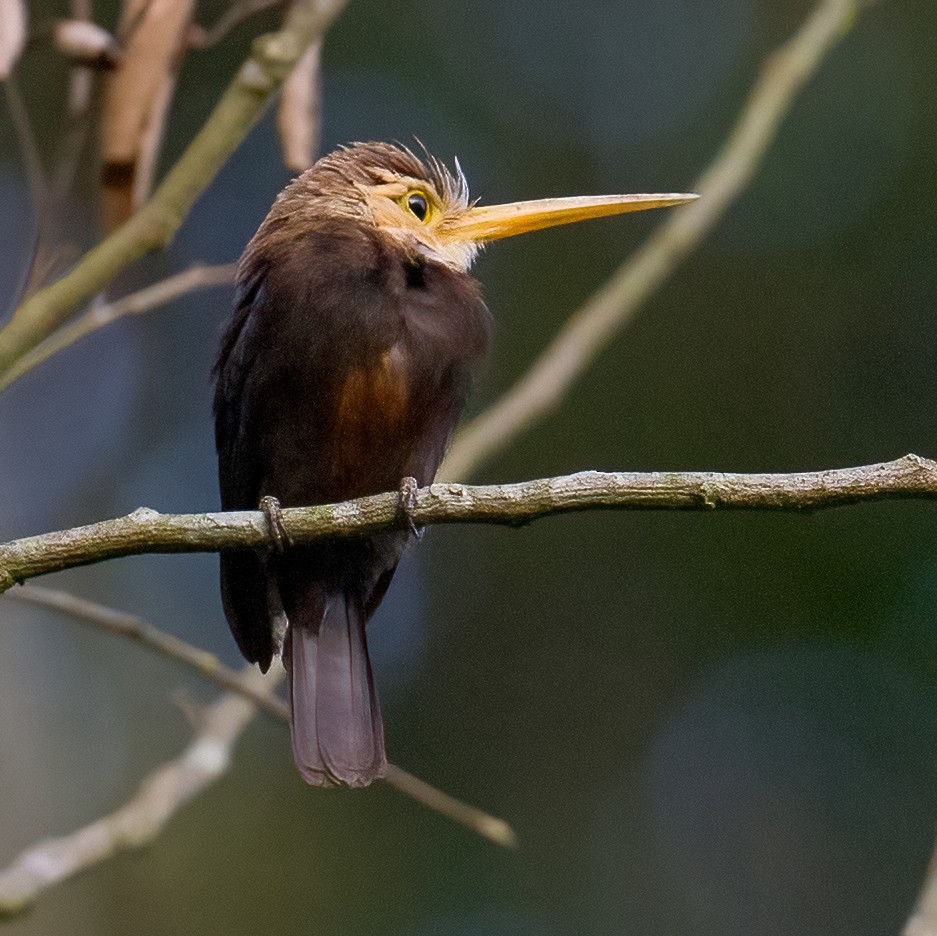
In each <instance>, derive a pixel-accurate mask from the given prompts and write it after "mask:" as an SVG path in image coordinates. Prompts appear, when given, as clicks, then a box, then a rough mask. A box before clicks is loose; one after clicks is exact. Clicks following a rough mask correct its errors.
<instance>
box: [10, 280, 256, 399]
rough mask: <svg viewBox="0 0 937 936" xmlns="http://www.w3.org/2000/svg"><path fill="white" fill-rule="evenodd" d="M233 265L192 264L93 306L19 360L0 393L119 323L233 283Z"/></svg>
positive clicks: (11, 369) (12, 368)
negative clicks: (60, 352)
mask: <svg viewBox="0 0 937 936" xmlns="http://www.w3.org/2000/svg"><path fill="white" fill-rule="evenodd" d="M236 267H237V264H236V263H224V264H219V265H217V266H205V265H203V264H198V263H197V264H195V265H193V266H191V267H189V268H188V269H187V270H183V271H182V272H181V273H174V274H173V275H172V276H167V277H166V278H165V279H162V280H159V281H157V282H155V283H151V284H150V285H149V286H144V287H143V289H139V290H137V291H136V292H132V293H130V294H129V295H127V296H123V297H122V298H120V299H115V300H114V301H113V302H103V303H100V304H92V306H91V308H90V309H89V310H88V311H87V312H85V313H83V314H82V315H80V316H78V318H76V319H73V320H72V321H70V322H68V324H66V325H63V326H62V327H61V328H57V329H56V330H55V331H54V332H52V334H51V335H49V337H48V338H46V339H44V340H43V341H41V342H40V343H39V344H38V345H36V347H34V348H33V349H32V350H31V351H28V352H26V354H24V355H22V356H21V357H20V358H18V359H17V360H16V361H15V362H14V364H13V366H12V367H11V368H10V369H9V370H8V371H7V372H6V373H5V374H2V375H0V390H4V389H6V388H7V387H8V386H9V385H10V384H11V383H13V381H15V380H18V379H19V378H20V377H22V376H23V374H25V373H26V372H27V371H29V370H32V369H33V368H34V367H36V366H38V365H39V364H42V363H43V362H44V361H47V360H48V359H49V358H50V357H52V356H53V355H55V354H58V353H59V351H64V350H65V349H66V348H68V347H70V346H71V345H73V344H74V343H75V342H76V341H78V340H80V339H81V338H85V337H87V336H88V335H91V334H93V333H94V332H96V331H97V330H98V329H99V328H104V327H105V326H106V325H110V324H111V323H112V322H116V321H117V320H118V319H122V318H125V317H127V316H130V315H142V314H143V313H144V312H149V311H150V310H151V309H154V308H157V307H158V306H161V305H163V304H165V303H167V302H171V301H172V300H173V299H177V298H178V297H179V296H183V295H185V294H186V293H190V292H193V291H195V290H196V289H208V288H209V287H212V286H223V285H225V284H228V283H233V282H234V271H235V268H236Z"/></svg>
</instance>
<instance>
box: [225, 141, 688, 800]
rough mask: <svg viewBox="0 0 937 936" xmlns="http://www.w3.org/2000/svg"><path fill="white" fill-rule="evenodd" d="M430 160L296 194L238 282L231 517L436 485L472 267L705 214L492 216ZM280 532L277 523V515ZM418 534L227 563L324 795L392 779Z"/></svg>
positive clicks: (390, 163) (553, 208)
mask: <svg viewBox="0 0 937 936" xmlns="http://www.w3.org/2000/svg"><path fill="white" fill-rule="evenodd" d="M456 168H457V172H456V173H455V174H453V173H451V172H449V171H448V170H447V169H446V168H445V167H444V166H443V165H442V163H440V162H439V161H437V160H436V159H434V158H433V157H432V156H430V155H429V154H428V153H426V154H425V156H423V157H422V158H421V157H417V156H416V155H414V153H412V152H411V151H410V150H408V149H405V148H403V147H400V146H392V145H389V144H386V143H356V144H354V145H352V146H348V147H345V148H342V149H339V150H337V151H335V152H334V153H331V154H330V155H328V156H325V157H324V158H322V159H320V160H319V161H318V162H317V163H316V164H315V165H314V166H313V167H312V168H311V169H309V170H307V171H306V172H304V173H303V174H302V175H301V176H299V177H298V178H297V179H295V180H294V181H293V182H292V183H290V185H288V186H287V187H286V189H285V190H284V191H283V192H282V193H281V194H280V196H279V197H278V198H277V200H276V202H275V203H274V205H273V208H272V209H271V210H270V213H269V214H268V215H267V218H266V219H265V220H264V222H263V224H261V226H260V228H259V230H258V231H257V233H256V234H255V235H254V237H253V239H252V240H251V242H250V243H249V244H248V246H247V249H246V250H245V251H244V255H243V257H242V258H241V261H240V264H239V267H238V276H237V280H238V293H237V300H236V305H235V309H234V315H233V317H232V319H231V322H230V324H229V325H228V327H227V330H226V332H225V335H224V338H223V340H222V343H221V350H220V353H219V356H218V361H217V364H216V365H215V376H216V380H217V383H216V389H215V437H216V445H217V449H218V468H219V478H220V484H221V500H222V505H223V507H224V509H225V510H250V509H256V508H257V506H258V503H259V502H260V501H261V499H262V498H276V499H277V500H278V502H279V503H281V504H283V505H284V506H290V507H292V506H302V505H308V504H323V503H332V502H337V501H343V500H347V499H350V498H354V497H361V496H364V495H367V494H376V493H380V492H382V491H390V490H397V489H399V488H400V485H401V483H402V480H403V479H409V478H413V479H415V480H416V483H417V484H418V485H420V486H424V485H427V484H430V483H431V482H432V480H433V477H434V475H435V473H436V469H437V468H438V467H439V463H440V462H441V461H442V457H443V454H444V453H445V451H446V446H447V445H448V443H449V439H450V437H451V435H452V432H453V429H454V427H455V425H456V422H457V421H458V419H459V415H460V413H461V412H462V407H463V405H464V403H465V398H466V394H467V393H468V390H469V382H470V378H471V375H472V371H473V369H474V368H475V366H476V365H477V364H478V362H479V361H480V360H481V359H482V357H483V356H484V355H485V352H486V350H487V348H488V341H489V333H490V330H491V324H490V315H489V312H488V309H487V308H486V307H485V304H484V302H483V301H482V298H481V292H480V286H479V283H478V282H477V281H476V280H475V279H473V278H472V277H471V276H470V275H469V268H470V266H471V264H472V261H473V259H474V258H475V255H476V254H477V252H478V250H479V248H480V247H481V245H483V244H484V243H485V242H486V241H490V240H495V239H497V238H500V237H508V236H510V235H512V234H520V233H523V232H525V231H534V230H537V229H539V228H545V227H550V226H552V225H557V224H567V223H570V222H573V221H580V220H583V219H585V218H595V217H600V216H603V215H612V214H618V213H620V212H626V211H640V210H642V209H644V208H657V207H661V206H665V205H677V204H680V203H682V202H686V201H689V200H691V199H692V198H695V197H696V196H693V195H609V196H600V197H587V198H548V199H543V200H541V201H530V202H516V203H513V204H507V205H497V206H494V207H481V206H478V205H475V204H474V203H473V202H470V201H469V195H468V187H467V185H466V182H465V178H464V177H463V175H462V173H461V170H459V169H458V164H456ZM269 516H271V519H272V520H274V521H275V519H276V518H275V515H269ZM410 536H411V532H410V531H408V530H395V531H387V532H381V533H375V534H370V535H367V536H358V537H353V538H348V539H333V540H328V541H322V542H316V543H313V544H311V545H307V546H298V547H292V548H290V547H289V546H287V548H286V549H284V550H282V551H277V550H270V551H269V552H265V553H262V552H254V551H238V552H227V553H224V554H223V555H222V557H221V593H222V599H223V602H224V608H225V613H226V615H227V618H228V623H229V624H230V626H231V630H232V632H233V633H234V637H235V639H236V640H237V642H238V646H239V647H240V648H241V651H242V652H243V654H244V656H246V657H247V659H248V660H251V661H252V662H256V663H259V664H260V667H261V669H262V670H264V671H266V670H267V668H268V667H269V666H270V662H271V660H272V658H273V656H274V655H275V654H277V653H279V652H281V650H282V655H283V661H284V665H285V666H286V669H287V672H288V673H289V676H290V680H289V683H290V705H291V709H292V719H291V725H292V740H293V754H294V756H295V759H296V764H297V766H298V767H299V771H300V773H301V774H302V775H303V777H304V778H305V779H306V780H307V781H308V782H309V783H312V784H314V785H316V786H324V787H328V786H350V787H358V786H365V785H367V784H368V783H370V782H371V781H372V780H374V779H375V778H377V777H380V776H382V775H383V773H384V771H385V768H386V764H387V761H386V757H385V754H384V729H383V725H382V722H381V713H380V709H379V708H378V703H377V696H376V693H375V688H374V679H373V676H372V673H371V663H370V660H369V658H368V647H367V639H366V636H365V624H366V623H367V621H368V619H369V618H370V617H371V615H372V614H373V613H374V611H375V609H376V608H377V606H378V605H379V604H380V602H381V599H382V598H383V597H384V593H385V592H386V591H387V587H388V585H389V584H390V581H391V578H392V577H393V574H394V570H395V569H396V567H397V563H398V561H399V559H400V555H401V553H402V551H403V549H404V546H405V545H406V543H407V541H408V539H409V538H410Z"/></svg>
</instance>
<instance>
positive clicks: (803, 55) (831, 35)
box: [439, 0, 869, 479]
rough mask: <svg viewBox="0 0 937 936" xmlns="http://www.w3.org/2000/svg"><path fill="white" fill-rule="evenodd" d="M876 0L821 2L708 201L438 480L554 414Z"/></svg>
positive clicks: (716, 165) (463, 443) (655, 245)
mask: <svg viewBox="0 0 937 936" xmlns="http://www.w3.org/2000/svg"><path fill="white" fill-rule="evenodd" d="M868 2H869V0H822V2H821V3H819V4H817V6H816V8H815V9H814V10H813V12H812V13H811V14H810V16H809V17H808V18H807V19H806V21H805V22H804V23H803V25H802V26H801V27H800V29H799V30H798V31H797V33H796V34H795V35H794V36H793V38H791V39H790V40H789V41H788V42H786V43H785V44H784V45H783V46H781V47H780V48H779V49H777V50H776V51H775V52H774V53H773V54H772V55H770V56H769V57H768V59H767V60H766V63H765V65H764V66H763V68H762V71H761V75H760V77H759V79H758V81H757V83H756V84H755V87H754V88H753V89H752V92H751V94H750V95H749V98H748V101H747V103H746V105H745V107H744V108H743V110H742V113H741V114H740V115H739V118H738V120H737V122H736V125H735V127H734V129H733V130H732V133H731V134H730V135H729V137H728V139H727V140H726V142H725V144H724V145H723V147H722V150H721V151H720V152H719V154H718V156H717V157H716V158H715V160H714V161H713V162H712V164H711V165H710V166H709V168H707V169H706V171H705V172H704V173H703V174H702V175H701V176H700V177H699V179H698V180H697V181H696V182H695V183H694V184H693V185H692V186H691V187H690V191H694V192H699V194H700V196H701V197H700V198H699V199H698V200H697V201H695V202H693V203H692V204H691V205H688V206H686V207H685V208H681V209H680V211H674V212H671V213H669V214H668V216H667V220H666V221H664V222H663V223H662V224H661V225H660V227H658V228H657V229H656V230H655V232H654V233H653V234H652V235H651V237H650V238H648V240H647V241H645V243H644V244H643V245H642V246H641V247H640V248H639V249H638V250H637V251H635V253H634V254H633V255H632V256H631V257H630V258H629V259H628V260H627V261H626V262H625V263H624V264H622V266H621V267H619V269H618V270H617V271H616V272H615V273H614V274H613V275H612V276H611V278H610V279H609V280H607V281H606V283H605V284H604V285H603V286H601V287H600V288H599V289H598V290H597V291H596V292H595V293H594V294H593V295H592V297H591V298H590V299H589V300H588V301H587V302H586V303H585V304H584V305H583V306H581V307H580V308H579V309H578V310H577V311H576V312H575V313H574V314H573V315H572V316H571V317H570V318H569V320H568V321H567V322H566V324H565V325H564V326H563V328H562V329H560V331H559V333H558V334H557V335H556V337H555V338H554V339H553V340H552V341H551V342H550V344H549V346H548V347H547V348H546V350H544V351H543V353H542V354H541V355H540V357H539V358H538V359H537V360H536V361H535V362H534V364H533V365H532V366H531V367H530V369H529V370H528V371H527V373H526V374H524V375H523V376H522V377H521V378H520V379H519V380H518V381H517V382H516V383H514V384H513V385H512V386H511V388H510V389H509V390H508V391H507V392H506V393H505V394H504V395H503V396H502V397H501V398H500V399H499V400H497V401H496V402H495V403H494V404H493V405H492V406H490V407H488V409H486V410H485V412H483V413H482V414H481V415H480V416H478V417H477V418H476V419H475V420H473V421H472V422H471V423H469V424H468V425H467V426H466V427H465V428H464V429H462V431H461V432H459V434H458V435H457V436H456V438H455V441H454V442H453V445H452V448H451V449H450V451H449V455H448V457H447V458H446V460H445V462H444V463H443V466H442V468H441V469H440V472H439V478H441V479H446V478H467V477H468V476H469V475H470V474H471V473H472V471H474V470H475V469H476V468H477V467H478V466H479V465H480V464H482V463H484V462H485V461H487V460H488V459H490V458H492V457H493V456H494V455H495V453H497V452H498V451H500V450H501V449H503V448H504V447H505V446H506V445H507V444H508V443H509V442H511V441H513V440H514V439H516V438H517V436H518V435H519V434H520V433H521V432H522V431H524V430H526V429H529V428H530V427H531V426H533V425H535V424H536V423H537V422H538V421H539V420H540V419H542V418H543V417H544V416H546V415H547V414H548V413H549V412H550V411H551V410H553V409H554V408H555V407H556V406H557V405H558V403H559V402H560V401H561V399H562V398H563V396H564V395H565V394H566V392H567V390H568V389H569V387H570V385H571V384H572V383H573V382H574V381H575V380H576V379H577V378H578V377H580V376H581V375H582V374H583V373H584V372H585V370H586V369H587V368H588V367H589V365H590V364H591V363H592V361H593V360H594V358H595V357H596V355H597V354H598V353H599V352H600V351H601V350H602V349H603V348H605V347H606V346H607V345H608V343H609V342H610V341H611V340H612V338H614V337H615V335H617V334H618V333H619V332H620V331H621V330H622V329H623V328H624V327H625V326H626V325H627V324H628V323H629V322H631V321H632V319H633V318H634V316H635V315H636V314H637V312H638V310H639V309H640V308H641V306H642V304H643V303H644V301H645V300H646V299H647V298H648V297H649V296H650V295H651V294H652V293H653V292H654V291H655V290H656V289H658V288H659V287H660V285H661V284H662V283H663V282H664V281H665V280H666V279H667V277H668V276H670V274H671V273H672V272H673V271H674V269H675V268H676V266H677V265H678V264H679V263H680V261H681V260H683V259H684V258H685V257H686V256H687V255H688V254H689V253H690V251H692V250H693V249H694V248H695V247H697V246H698V245H699V244H700V243H701V241H702V239H703V237H704V236H705V235H706V234H707V233H708V232H709V231H710V230H711V229H712V227H713V226H714V225H715V224H716V222H717V221H718V220H719V219H720V218H721V217H722V215H723V214H724V213H725V211H726V209H727V208H728V207H729V205H731V204H732V202H733V201H734V200H735V199H736V198H737V197H738V195H739V194H740V193H741V192H742V191H743V190H744V189H745V187H746V185H747V184H748V182H749V181H750V180H751V178H752V176H753V175H754V174H755V172H756V171H757V169H758V167H759V165H760V164H761V160H762V157H763V156H764V154H765V151H766V150H767V149H768V147H769V146H770V144H771V143H772V141H773V140H774V137H775V135H776V133H777V130H778V127H779V126H780V124H781V121H782V120H783V119H784V117H785V116H786V114H787V113H788V111H789V110H790V108H791V106H792V105H793V103H794V99H795V97H796V95H797V92H798V91H800V89H801V88H802V87H803V86H804V84H805V83H806V82H807V80H808V79H809V78H810V77H811V76H812V75H813V74H814V73H815V72H816V70H817V69H818V68H819V66H820V63H821V62H822V61H823V59H824V57H825V55H826V54H827V53H828V52H829V51H830V50H831V49H832V48H833V46H835V44H836V43H837V41H838V40H839V39H840V38H842V36H843V35H845V33H846V32H847V31H848V29H849V28H850V27H851V26H852V25H853V23H854V21H855V18H856V16H857V15H858V13H859V11H860V9H861V8H862V7H863V6H866V5H868Z"/></svg>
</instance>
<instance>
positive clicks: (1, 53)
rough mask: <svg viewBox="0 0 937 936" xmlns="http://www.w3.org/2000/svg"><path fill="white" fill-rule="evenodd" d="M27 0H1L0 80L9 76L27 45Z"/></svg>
mask: <svg viewBox="0 0 937 936" xmlns="http://www.w3.org/2000/svg"><path fill="white" fill-rule="evenodd" d="M26 22H27V17H26V3H25V0H0V81H2V80H3V79H5V78H9V77H10V75H11V74H12V73H13V66H14V65H16V61H17V59H18V58H19V57H20V55H21V54H22V52H23V46H24V45H26Z"/></svg>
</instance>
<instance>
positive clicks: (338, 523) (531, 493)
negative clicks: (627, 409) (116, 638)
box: [0, 455, 937, 592]
mask: <svg viewBox="0 0 937 936" xmlns="http://www.w3.org/2000/svg"><path fill="white" fill-rule="evenodd" d="M907 498H919V499H922V500H935V499H937V462H934V461H931V460H930V459H926V458H920V457H919V456H917V455H905V456H904V457H903V458H899V459H896V460H895V461H891V462H884V463H880V464H875V465H864V466H861V467H858V468H837V469H833V470H829V471H807V472H800V473H796V474H727V473H723V472H709V471H707V472H700V471H690V472H676V471H672V472H657V471H655V472H648V473H643V472H614V473H612V472H599V471H583V472H580V473H578V474H573V475H565V476H562V477H558V478H541V479H538V480H536V481H523V482H521V483H519V484H491V485H483V486H474V487H469V486H467V485H462V484H433V485H431V486H430V487H427V488H421V489H420V490H419V491H418V492H417V497H416V504H415V506H413V507H412V508H409V509H408V511H407V516H406V517H402V516H401V513H400V498H399V493H398V492H393V493H387V494H376V495H374V496H372V497H362V498H360V499H358V500H353V501H347V502H345V503H343V504H325V505H321V506H314V507H292V508H285V509H284V510H283V512H282V521H283V527H284V529H285V530H286V532H287V533H288V534H289V537H290V540H291V541H292V542H293V543H295V544H297V545H300V544H303V543H308V542H311V541H312V540H315V539H320V538H322V537H326V536H352V535H358V534H363V533H372V532H374V531H376V530H382V529H392V528H398V527H403V526H407V525H409V524H411V523H412V524H415V525H416V526H428V525H430V524H435V523H493V524H507V525H511V526H518V525H521V524H524V523H529V522H530V521H532V520H536V519H537V518H539V517H545V516H548V515H550V514H558V513H568V512H571V511H581V510H602V509H612V508H614V509H619V510H623V509H627V510H716V509H719V510H781V511H807V510H820V509H823V508H829V507H836V506H841V505H843V504H855V503H859V502H862V501H880V500H898V499H907ZM269 535H270V534H269V529H268V526H267V523H266V518H265V515H264V514H263V513H261V512H260V511H248V510H245V511H232V512H229V513H206V514H161V513H158V512H157V511H155V510H151V509H149V508H145V507H141V508H139V509H138V510H135V511H134V512H133V513H131V514H128V515H127V516H124V517H118V518H117V519H114V520H104V521H101V522H100V523H93V524H90V525H89V526H84V527H77V528H75V529H71V530H62V531H59V532H56V533H45V534H42V535H40V536H31V537H27V538H25V539H20V540H14V541H12V542H8V543H5V544H2V545H0V592H3V591H6V590H7V589H8V588H11V587H12V586H13V585H15V584H17V583H19V582H23V581H25V580H26V579H29V578H33V577H35V576H37V575H45V574H47V573H49V572H58V571H61V570H62V569H68V568H71V567H73V566H79V565H87V564H89V563H92V562H100V561H102V560H104V559H114V558H117V557H118V556H131V555H139V554H141V553H177V552H215V551H218V550H222V549H256V548H262V547H264V546H265V544H266V543H267V542H268V540H269Z"/></svg>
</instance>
